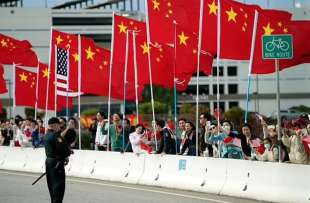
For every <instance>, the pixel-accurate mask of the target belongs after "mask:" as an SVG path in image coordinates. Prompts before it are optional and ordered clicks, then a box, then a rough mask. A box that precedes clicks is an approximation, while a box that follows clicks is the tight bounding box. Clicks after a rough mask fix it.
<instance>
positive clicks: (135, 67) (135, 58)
mask: <svg viewBox="0 0 310 203" xmlns="http://www.w3.org/2000/svg"><path fill="white" fill-rule="evenodd" d="M132 40H133V43H132V44H133V63H134V69H135V91H136V116H137V124H138V123H139V99H138V88H139V85H138V65H137V50H136V32H135V31H132Z"/></svg>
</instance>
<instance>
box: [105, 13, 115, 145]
mask: <svg viewBox="0 0 310 203" xmlns="http://www.w3.org/2000/svg"><path fill="white" fill-rule="evenodd" d="M114 17H115V12H113V20H112V39H111V57H110V72H109V98H108V125H110V121H111V119H110V117H111V84H112V68H113V47H114ZM107 140H108V141H107V151H109V144H110V126H109V127H108V139H107Z"/></svg>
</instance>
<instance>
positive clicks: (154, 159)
mask: <svg viewBox="0 0 310 203" xmlns="http://www.w3.org/2000/svg"><path fill="white" fill-rule="evenodd" d="M161 156H162V155H156V154H149V155H146V156H145V157H144V159H145V160H144V163H145V164H144V172H143V174H142V176H141V178H140V179H139V181H138V183H139V184H141V185H155V186H156V185H158V180H159V178H160V170H161V167H162V165H161V161H162V160H161Z"/></svg>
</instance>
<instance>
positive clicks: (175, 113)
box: [171, 20, 178, 154]
mask: <svg viewBox="0 0 310 203" xmlns="http://www.w3.org/2000/svg"><path fill="white" fill-rule="evenodd" d="M173 28H174V60H173V101H174V102H173V103H174V123H175V135H176V138H175V153H176V154H177V153H178V143H177V84H176V59H177V23H176V21H175V20H174V21H173ZM171 130H172V129H171Z"/></svg>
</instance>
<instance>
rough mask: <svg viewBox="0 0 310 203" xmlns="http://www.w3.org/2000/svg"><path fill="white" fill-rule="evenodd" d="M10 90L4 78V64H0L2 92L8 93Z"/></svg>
mask: <svg viewBox="0 0 310 203" xmlns="http://www.w3.org/2000/svg"><path fill="white" fill-rule="evenodd" d="M7 91H8V90H7V88H6V84H5V80H4V68H3V66H2V64H0V94H2V93H6V92H7Z"/></svg>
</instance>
